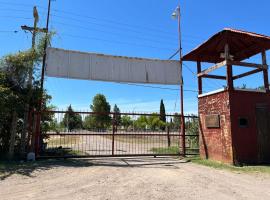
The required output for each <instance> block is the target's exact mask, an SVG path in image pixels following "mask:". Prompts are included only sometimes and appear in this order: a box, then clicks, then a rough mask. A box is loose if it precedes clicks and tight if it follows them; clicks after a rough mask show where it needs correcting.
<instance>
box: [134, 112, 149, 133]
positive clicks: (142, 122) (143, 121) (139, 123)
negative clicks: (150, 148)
mask: <svg viewBox="0 0 270 200" xmlns="http://www.w3.org/2000/svg"><path fill="white" fill-rule="evenodd" d="M147 125H148V121H147V117H146V116H144V115H141V116H140V117H138V119H137V120H136V121H135V122H134V126H135V128H136V129H141V130H145V129H146V128H147Z"/></svg>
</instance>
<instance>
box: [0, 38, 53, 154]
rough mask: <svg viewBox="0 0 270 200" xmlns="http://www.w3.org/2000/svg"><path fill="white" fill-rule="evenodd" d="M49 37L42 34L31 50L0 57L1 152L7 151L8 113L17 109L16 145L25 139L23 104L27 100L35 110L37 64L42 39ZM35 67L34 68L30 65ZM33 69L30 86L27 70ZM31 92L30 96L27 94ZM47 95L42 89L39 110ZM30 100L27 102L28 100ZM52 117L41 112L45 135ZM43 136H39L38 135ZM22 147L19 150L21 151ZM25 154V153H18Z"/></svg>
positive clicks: (9, 120)
mask: <svg viewBox="0 0 270 200" xmlns="http://www.w3.org/2000/svg"><path fill="white" fill-rule="evenodd" d="M50 38H51V35H49V38H45V37H41V39H40V40H39V41H38V42H37V45H36V46H35V48H33V49H29V50H25V51H20V52H18V53H14V54H9V55H6V56H3V57H2V58H1V60H0V154H3V153H6V151H7V146H8V145H9V140H10V125H11V120H12V116H11V113H13V112H16V113H17V116H18V123H17V130H16V131H17V136H16V142H15V143H16V144H15V145H16V148H15V150H18V149H19V148H17V147H18V146H19V145H20V143H21V141H22V140H24V141H25V138H21V136H22V130H23V128H22V126H23V124H25V123H26V122H25V121H24V116H23V115H24V113H25V105H26V103H29V104H30V105H31V108H32V109H36V110H37V109H38V104H39V103H38V102H39V99H40V98H41V90H40V81H39V80H40V67H41V61H42V58H43V54H44V48H43V47H44V42H45V40H48V39H50ZM33 66H34V68H33ZM30 70H31V71H32V70H33V80H32V83H33V87H32V89H31V92H29V91H30V88H29V87H27V81H28V79H29V77H28V73H29V71H30ZM29 94H31V95H29ZM50 98H51V97H50V96H49V95H48V94H47V92H46V91H44V92H43V104H42V109H47V110H48V109H51V108H52V107H48V104H49V102H50ZM29 100H30V102H29ZM50 120H52V114H45V113H44V114H43V115H42V117H41V122H42V123H41V131H42V132H41V133H42V135H44V134H46V131H47V129H46V124H48V122H49V121H50ZM19 136H20V137H19ZM41 138H42V137H41ZM24 150H25V149H22V151H24ZM21 153H24V152H21Z"/></svg>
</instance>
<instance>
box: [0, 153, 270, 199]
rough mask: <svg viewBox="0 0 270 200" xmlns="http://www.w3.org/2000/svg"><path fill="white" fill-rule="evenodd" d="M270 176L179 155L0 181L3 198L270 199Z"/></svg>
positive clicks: (48, 168) (98, 162)
mask: <svg viewBox="0 0 270 200" xmlns="http://www.w3.org/2000/svg"><path fill="white" fill-rule="evenodd" d="M269 188H270V176H269V175H265V174H264V175H263V174H244V173H236V172H230V171H222V170H216V169H212V168H208V167H204V166H199V165H195V164H192V163H186V162H184V161H181V160H176V159H173V158H121V159H119V158H103V159H94V160H93V159H89V160H78V161H74V162H73V161H72V162H71V161H68V162H63V161H55V163H50V164H44V166H43V165H40V166H37V167H35V169H32V170H28V171H25V172H23V171H21V172H20V174H13V175H10V176H7V177H5V178H2V180H1V179H0V199H1V200H6V199H7V200H12V199H21V200H22V199H40V200H41V199H42V200H43V199H44V200H48V199H60V200H62V199H63V200H64V199H65V200H67V199H72V200H73V199H84V200H85V199H91V200H95V199H100V200H105V199H115V200H126V199H131V200H133V199H134V200H137V199H140V200H144V199H145V200H146V199H147V200H148V199H160V200H165V199H170V200H176V199H210V200H211V199H215V200H216V199H219V200H220V199H230V200H231V199H237V200H241V199H270V189H269Z"/></svg>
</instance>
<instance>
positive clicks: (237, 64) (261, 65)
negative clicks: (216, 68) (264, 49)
mask: <svg viewBox="0 0 270 200" xmlns="http://www.w3.org/2000/svg"><path fill="white" fill-rule="evenodd" d="M227 64H228V65H236V66H242V67H253V68H258V69H267V68H268V66H267V65H263V64H255V63H248V62H239V61H228V63H227Z"/></svg>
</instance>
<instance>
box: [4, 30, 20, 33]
mask: <svg viewBox="0 0 270 200" xmlns="http://www.w3.org/2000/svg"><path fill="white" fill-rule="evenodd" d="M18 32H19V31H17V30H15V31H11V30H9V31H7V30H0V33H18Z"/></svg>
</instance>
